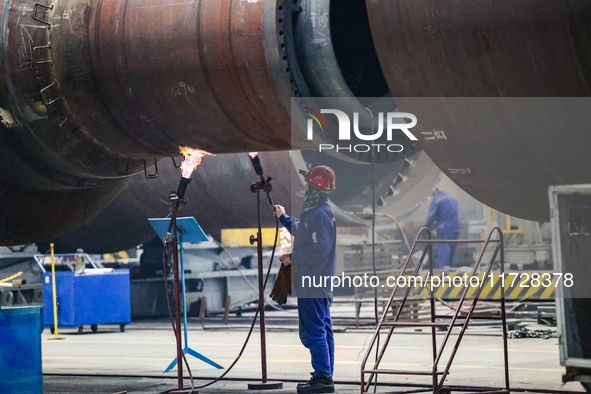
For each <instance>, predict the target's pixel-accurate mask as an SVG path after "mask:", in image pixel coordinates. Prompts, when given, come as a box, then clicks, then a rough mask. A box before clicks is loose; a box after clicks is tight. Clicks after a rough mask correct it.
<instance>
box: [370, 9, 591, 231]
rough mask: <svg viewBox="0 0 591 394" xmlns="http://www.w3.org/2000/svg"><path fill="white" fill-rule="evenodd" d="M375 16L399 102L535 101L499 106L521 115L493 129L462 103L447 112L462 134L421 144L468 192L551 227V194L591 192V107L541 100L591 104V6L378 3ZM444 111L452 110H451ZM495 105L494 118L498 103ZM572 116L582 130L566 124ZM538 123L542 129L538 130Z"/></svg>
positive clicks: (453, 130)
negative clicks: (569, 187)
mask: <svg viewBox="0 0 591 394" xmlns="http://www.w3.org/2000/svg"><path fill="white" fill-rule="evenodd" d="M366 5H367V10H368V15H369V20H370V26H371V32H372V36H373V42H374V45H375V47H376V50H377V53H378V57H379V59H380V64H381V66H382V70H383V71H384V75H385V78H386V80H387V82H388V86H389V87H390V91H391V94H392V95H393V96H394V97H406V98H414V97H423V98H425V97H461V98H466V97H478V98H486V97H511V98H520V97H531V98H532V100H531V101H530V102H529V103H525V102H524V101H505V102H500V101H499V102H497V104H496V106H497V107H500V106H508V107H510V110H509V111H507V112H505V113H499V116H498V117H497V118H496V119H493V120H494V121H492V122H490V124H488V125H486V124H471V123H470V119H468V118H469V117H466V114H467V111H464V110H465V109H466V108H465V107H466V106H464V105H462V103H467V101H462V100H459V101H457V105H456V106H455V108H453V109H451V110H448V109H446V108H445V107H444V106H440V108H439V109H440V110H441V112H440V113H443V114H445V115H451V114H452V112H453V115H454V116H455V118H454V121H455V123H454V122H452V121H448V122H446V124H447V125H448V129H447V130H445V131H446V135H445V136H446V137H445V139H444V138H434V137H433V135H432V133H431V134H430V133H425V134H422V133H418V134H417V137H418V138H419V140H420V143H421V146H422V147H423V149H424V150H425V151H426V152H427V154H428V155H429V157H431V159H433V161H434V162H435V164H437V165H438V166H439V167H440V168H441V170H442V171H443V172H445V173H446V174H447V175H448V176H449V177H450V178H451V179H452V180H453V181H454V182H456V183H457V184H458V185H459V186H460V187H462V188H463V189H464V190H465V191H466V192H468V193H469V194H470V195H472V196H474V197H476V198H478V199H479V200H480V201H481V202H483V203H485V204H487V205H488V206H490V207H493V208H495V209H498V210H500V211H503V212H505V213H508V214H511V215H513V216H517V217H522V218H526V219H530V220H540V221H542V220H548V218H549V204H548V186H550V185H559V184H565V183H589V182H591V172H590V171H589V170H588V169H589V167H591V156H590V155H589V153H588V151H589V147H590V146H591V139H590V137H589V135H590V134H589V131H588V129H589V127H588V122H587V118H588V117H587V115H586V113H587V112H588V111H586V110H585V108H588V107H589V104H591V102H586V101H577V100H574V101H569V100H568V99H565V100H558V101H557V100H544V99H541V98H540V97H561V98H568V97H579V98H585V99H584V100H587V99H586V98H588V97H589V96H590V95H591V88H590V87H591V41H590V37H591V2H589V1H586V0H568V1H567V0H556V1H546V0H520V1H510V0H504V1H498V0H494V1H451V0H450V1H431V0H414V1H405V0H372V1H367V2H366ZM401 101H402V100H399V104H400V102H401ZM499 103H500V105H499ZM472 104H475V102H473V103H472ZM442 105H443V104H442ZM445 105H450V108H451V107H453V105H451V104H450V101H447V102H446V103H445ZM476 105H477V104H476ZM486 105H487V106H488V107H486V108H487V111H490V108H491V107H490V106H494V105H495V104H494V103H492V102H491V101H488V104H486ZM517 106H520V107H521V108H517ZM527 106H529V109H528V107H527ZM482 108H485V105H483V106H482ZM473 109H474V108H473ZM581 109H582V111H581ZM520 111H521V112H520ZM534 111H539V112H538V113H540V114H541V116H540V117H539V118H538V119H529V120H527V121H523V120H524V119H523V117H521V116H522V115H523V114H528V113H530V114H531V113H533V112H534ZM424 112H428V108H426V107H425V111H424ZM480 112H482V110H480ZM471 114H474V112H471ZM462 116H463V118H462ZM448 117H449V116H448ZM565 117H566V118H568V117H578V119H573V118H571V119H570V120H571V122H570V123H569V122H568V121H567V122H563V120H564V119H565ZM544 119H545V120H544ZM552 119H554V120H552ZM552 122H554V123H552ZM420 123H421V122H420V119H419V124H420ZM434 124H435V123H434ZM535 124H539V125H540V127H539V128H535V127H534V128H533V129H532V125H535ZM553 125H555V126H556V127H554V126H553Z"/></svg>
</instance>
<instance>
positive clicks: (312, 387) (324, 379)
mask: <svg viewBox="0 0 591 394" xmlns="http://www.w3.org/2000/svg"><path fill="white" fill-rule="evenodd" d="M322 393H334V382H333V381H332V376H327V375H323V374H318V375H316V376H312V379H310V380H309V381H308V383H300V384H298V394H322Z"/></svg>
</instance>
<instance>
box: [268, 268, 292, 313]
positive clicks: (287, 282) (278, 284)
mask: <svg viewBox="0 0 591 394" xmlns="http://www.w3.org/2000/svg"><path fill="white" fill-rule="evenodd" d="M292 267H293V270H292ZM297 272H298V267H297V266H294V265H291V264H290V265H283V264H281V268H280V269H279V273H278V274H277V279H275V285H274V286H273V290H271V299H272V300H273V301H275V302H276V303H278V304H279V305H283V304H285V303H286V302H287V296H288V295H290V294H291V279H292V274H293V276H294V277H295V274H296V273H297Z"/></svg>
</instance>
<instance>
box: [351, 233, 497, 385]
mask: <svg viewBox="0 0 591 394" xmlns="http://www.w3.org/2000/svg"><path fill="white" fill-rule="evenodd" d="M495 234H497V235H498V239H493V238H494V235H495ZM423 235H426V239H421V237H422V236H423ZM437 243H441V244H459V243H480V244H483V246H482V250H481V251H480V254H479V256H478V259H477V260H476V264H475V265H474V267H473V269H472V273H471V274H470V277H472V276H474V275H475V274H476V273H477V272H478V269H479V267H480V265H481V262H482V258H483V255H484V252H485V250H486V248H487V247H488V246H489V245H491V244H492V245H495V249H494V252H493V254H492V257H491V259H490V262H489V263H488V265H487V268H486V272H485V274H484V276H483V278H482V281H483V282H482V283H481V285H480V286H479V287H478V288H477V290H476V292H475V294H474V296H473V297H472V298H471V299H472V300H473V302H472V303H471V305H470V306H469V308H468V312H467V313H466V314H465V315H462V316H460V314H461V313H462V307H463V306H464V303H465V301H466V299H467V298H468V297H467V293H468V290H469V289H470V287H465V288H464V290H463V292H462V296H461V298H460V301H459V302H458V306H457V308H456V310H455V312H454V313H453V315H438V314H437V313H436V311H435V296H434V290H433V286H432V283H431V286H429V293H430V296H429V298H428V299H429V303H430V311H431V314H430V321H426V322H412V323H409V322H401V321H399V318H400V315H401V312H402V309H403V308H404V305H405V303H406V301H407V299H408V298H409V296H410V294H411V290H412V287H411V286H408V287H407V289H406V292H405V294H404V296H403V298H402V300H401V301H399V304H398V307H397V309H396V312H395V313H394V319H393V321H386V319H387V315H388V312H389V310H390V308H391V306H392V303H393V302H394V299H395V298H396V299H398V300H399V297H397V296H396V294H397V293H396V291H397V290H398V284H396V285H395V286H394V287H393V289H392V293H391V296H390V299H389V300H388V302H387V304H386V306H385V307H384V311H383V313H382V316H381V318H380V321H379V323H378V324H377V326H376V330H375V333H374V335H373V337H372V339H371V342H370V344H369V346H368V348H367V351H366V353H365V356H364V357H363V361H362V363H361V393H362V394H364V393H367V392H369V388H370V386H371V384H372V381H373V380H374V379H377V375H378V374H387V375H423V376H431V377H432V387H431V388H430V389H419V390H412V391H406V393H409V392H433V393H434V394H443V393H445V392H449V389H446V387H445V386H444V383H445V379H446V377H447V376H448V375H449V370H450V368H451V365H452V363H453V360H454V357H455V355H456V353H457V351H458V348H459V346H460V342H461V341H462V338H463V336H464V334H465V332H466V329H467V327H468V323H469V322H470V320H471V319H478V318H479V317H473V316H472V315H473V313H474V310H475V308H476V305H477V303H478V299H479V297H480V294H481V292H482V289H483V288H484V287H485V286H486V284H487V283H488V281H489V278H490V277H489V274H490V273H491V271H492V269H493V265H494V263H495V260H496V258H497V255H499V257H500V273H501V275H503V273H504V263H505V256H504V251H503V232H502V230H501V229H500V228H498V227H495V228H493V229H491V230H490V232H489V233H488V236H487V237H486V238H485V239H477V240H472V239H468V240H442V239H432V238H431V231H430V230H429V229H428V228H426V227H424V228H422V229H421V230H420V231H419V233H418V234H417V236H416V238H415V241H414V243H413V245H412V248H411V251H410V253H409V254H408V257H407V259H406V261H405V262H404V266H403V267H402V272H405V270H406V269H407V267H408V264H409V262H410V256H412V255H413V254H414V252H415V249H416V247H417V246H418V245H426V247H425V249H424V250H423V253H422V255H421V258H420V259H419V261H418V263H417V264H416V265H415V267H414V271H413V274H412V275H417V274H418V273H419V270H420V268H421V267H422V265H423V263H424V262H425V257H426V256H427V255H428V256H429V263H428V264H429V274H428V277H430V278H433V245H434V244H437ZM491 276H492V275H491ZM395 296H396V297H395ZM449 319H451V320H450V321H443V320H449ZM486 319H487V320H501V321H502V326H503V352H504V353H503V356H504V372H505V388H503V389H499V390H495V391H486V393H509V362H508V360H509V357H508V351H507V325H506V323H507V322H506V315H505V289H504V288H503V286H501V314H500V316H496V317H495V316H493V317H486ZM396 327H415V328H416V327H431V337H432V340H431V342H432V349H433V364H432V368H431V370H430V371H401V370H389V369H380V368H379V366H380V363H381V361H382V358H383V357H384V353H385V352H386V349H387V348H388V343H389V342H390V339H391V338H392V334H393V333H394V329H395V328H396ZM439 327H441V328H447V330H446V333H445V336H444V338H443V341H442V342H441V344H440V346H439V348H438V347H437V335H436V332H437V328H439ZM453 327H460V332H459V334H458V337H457V339H456V343H455V345H454V348H453V350H452V352H451V354H450V356H449V359H448V361H447V363H446V365H445V368H444V369H443V371H438V366H439V363H440V361H441V358H442V355H443V352H444V350H445V348H446V345H447V344H448V342H449V338H450V336H451V333H452V328H453ZM384 328H387V329H388V332H387V335H386V338H385V341H384V343H383V345H382V346H381V348H380V349H378V350H377V352H378V353H377V357H376V360H375V362H374V364H373V367H371V368H369V369H368V368H367V362H368V359H369V356H370V354H371V353H372V351H373V349H374V347H375V346H376V343H377V339H378V337H379V335H380V333H381V331H382V330H383V329H384ZM368 374H369V378H368V379H367V380H366V375H368ZM474 391H478V390H477V389H476V388H475V390H474Z"/></svg>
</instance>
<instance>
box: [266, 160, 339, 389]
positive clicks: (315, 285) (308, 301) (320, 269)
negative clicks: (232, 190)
mask: <svg viewBox="0 0 591 394" xmlns="http://www.w3.org/2000/svg"><path fill="white" fill-rule="evenodd" d="M300 172H301V173H302V174H304V175H305V180H306V184H307V189H306V194H305V196H304V205H303V207H302V214H301V216H300V220H298V219H295V218H293V217H291V216H289V215H287V214H286V213H285V208H283V207H282V206H281V205H277V206H275V208H276V209H275V212H276V215H277V216H278V217H279V220H280V221H281V224H283V226H285V228H287V230H288V231H289V232H290V233H291V234H292V235H294V236H295V240H294V245H293V252H292V253H291V255H283V256H281V258H280V259H279V260H280V261H281V264H282V265H284V266H290V265H293V269H292V270H291V272H292V274H293V275H294V279H295V280H294V289H295V291H296V294H297V296H298V316H299V332H300V340H301V341H302V344H303V345H304V346H305V347H306V348H308V349H309V350H310V355H311V359H312V367H313V369H314V372H312V378H311V379H310V380H309V381H308V382H307V383H301V384H298V387H297V392H298V394H305V393H334V383H333V379H332V375H333V372H334V336H333V331H332V322H331V318H330V309H329V308H330V306H331V304H332V289H331V282H330V280H329V281H328V282H327V283H326V282H325V281H324V278H325V277H332V276H334V275H335V269H336V226H335V219H334V216H333V213H332V210H331V208H330V205H329V204H328V202H327V200H328V195H329V194H330V192H332V191H333V190H334V189H335V174H334V172H333V170H332V169H331V168H330V167H327V166H318V167H314V168H313V169H312V170H310V171H309V172H306V171H300ZM296 268H297V273H296V272H295V270H296ZM303 278H310V279H309V280H304V281H302V279H303Z"/></svg>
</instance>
